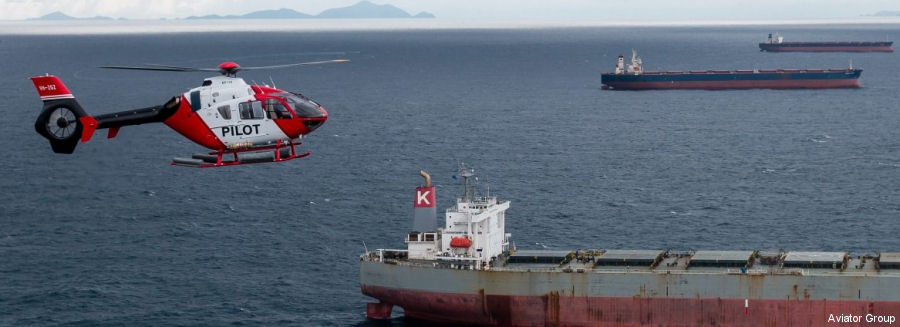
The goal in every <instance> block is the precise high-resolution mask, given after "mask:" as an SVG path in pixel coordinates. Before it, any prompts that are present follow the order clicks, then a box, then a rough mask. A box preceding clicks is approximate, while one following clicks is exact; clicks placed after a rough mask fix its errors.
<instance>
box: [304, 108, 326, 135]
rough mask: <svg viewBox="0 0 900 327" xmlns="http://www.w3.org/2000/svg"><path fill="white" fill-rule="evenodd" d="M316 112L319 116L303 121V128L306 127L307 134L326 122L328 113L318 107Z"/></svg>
mask: <svg viewBox="0 0 900 327" xmlns="http://www.w3.org/2000/svg"><path fill="white" fill-rule="evenodd" d="M318 110H319V111H320V114H318V115H316V117H310V118H306V119H304V120H303V126H306V129H308V130H309V132H312V131H314V130H316V129H317V128H319V127H320V126H322V124H325V121H326V120H328V112H327V111H325V108H322V106H319V108H318Z"/></svg>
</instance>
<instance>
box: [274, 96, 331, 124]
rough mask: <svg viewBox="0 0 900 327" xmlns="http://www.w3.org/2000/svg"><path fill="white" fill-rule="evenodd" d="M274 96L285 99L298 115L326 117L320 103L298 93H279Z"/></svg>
mask: <svg viewBox="0 0 900 327" xmlns="http://www.w3.org/2000/svg"><path fill="white" fill-rule="evenodd" d="M273 95H274V96H277V97H280V98H283V99H285V100H286V101H287V102H288V104H289V105H290V106H291V108H294V112H296V113H297V116H300V117H305V118H316V117H324V116H325V113H324V112H322V110H319V104H318V103H316V102H315V101H313V100H311V99H309V98H307V97H305V96H303V95H300V94H296V93H287V92H284V93H277V94H273Z"/></svg>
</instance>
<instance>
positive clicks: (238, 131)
mask: <svg viewBox="0 0 900 327" xmlns="http://www.w3.org/2000/svg"><path fill="white" fill-rule="evenodd" d="M221 129H222V136H223V137H224V136H229V135H231V136H242V135H254V134H259V124H253V125H231V126H222V127H221Z"/></svg>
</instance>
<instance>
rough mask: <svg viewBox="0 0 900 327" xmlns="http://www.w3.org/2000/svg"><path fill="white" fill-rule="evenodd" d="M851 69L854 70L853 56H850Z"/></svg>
mask: <svg viewBox="0 0 900 327" xmlns="http://www.w3.org/2000/svg"><path fill="white" fill-rule="evenodd" d="M850 70H853V58H850Z"/></svg>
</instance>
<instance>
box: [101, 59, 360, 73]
mask: <svg viewBox="0 0 900 327" xmlns="http://www.w3.org/2000/svg"><path fill="white" fill-rule="evenodd" d="M348 61H350V60H348V59H333V60H323V61H310V62H301V63H295V64H285V65H273V66H257V67H241V66H239V65H237V64H235V63H230V64H232V65H234V66H233V67H231V66H229V67H219V68H194V67H180V66H168V65H157V64H144V65H143V66H100V67H99V68H106V69H124V70H149V71H157V72H219V73H223V74H225V73H228V74H234V73H235V72H237V71H239V70H260V69H278V68H288V67H296V66H310V65H321V64H333V63H341V62H348ZM223 64H225V63H223Z"/></svg>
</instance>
